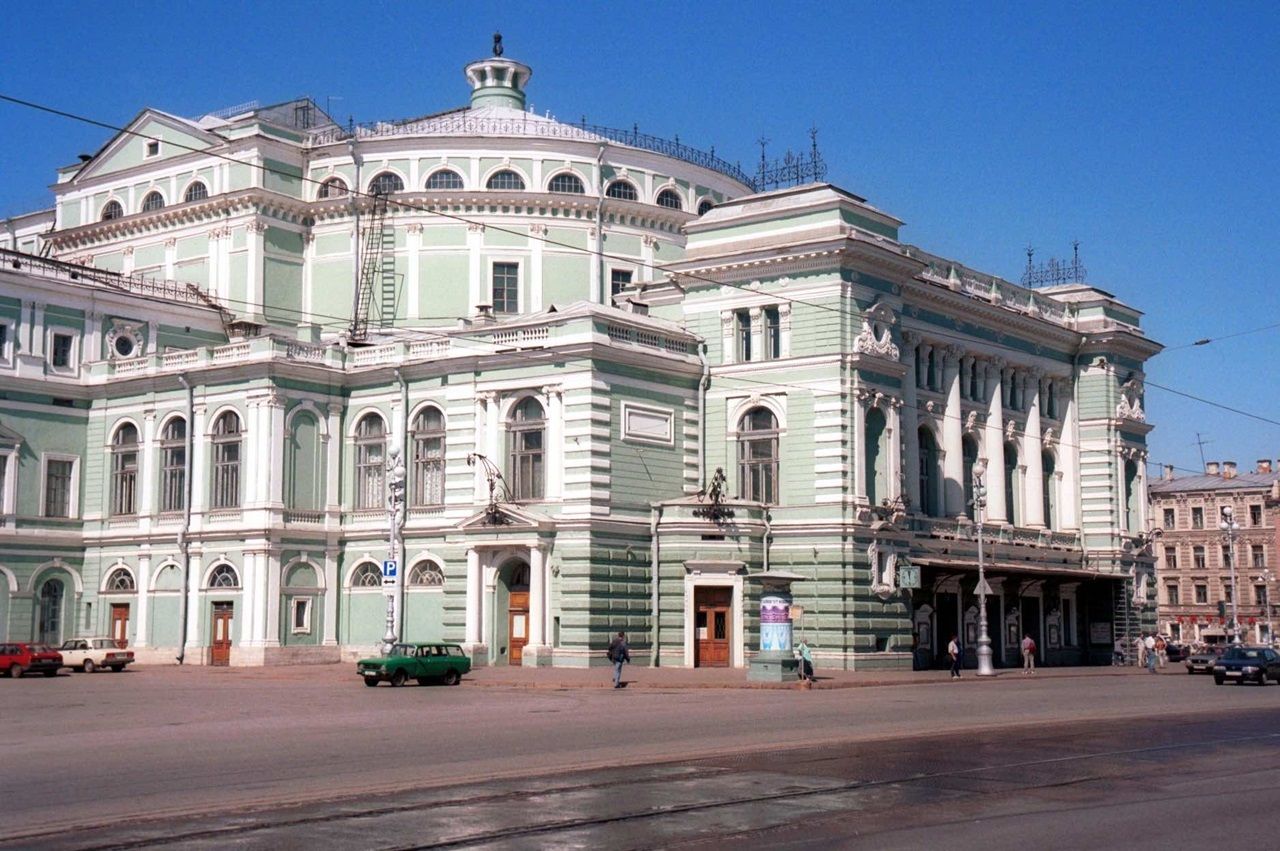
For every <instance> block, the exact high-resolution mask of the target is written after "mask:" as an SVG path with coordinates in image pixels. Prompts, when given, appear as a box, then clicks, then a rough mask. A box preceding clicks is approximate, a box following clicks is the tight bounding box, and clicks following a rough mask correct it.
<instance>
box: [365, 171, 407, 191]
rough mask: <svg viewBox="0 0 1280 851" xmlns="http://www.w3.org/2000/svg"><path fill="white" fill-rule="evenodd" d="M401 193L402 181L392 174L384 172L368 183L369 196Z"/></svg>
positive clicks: (402, 188) (402, 189) (398, 176)
mask: <svg viewBox="0 0 1280 851" xmlns="http://www.w3.org/2000/svg"><path fill="white" fill-rule="evenodd" d="M403 191H404V181H403V180H401V179H400V175H398V174H396V173H394V172H390V171H384V172H382V173H381V174H378V175H376V176H375V177H374V178H373V180H371V181H369V194H370V195H390V194H391V193H393V192H403Z"/></svg>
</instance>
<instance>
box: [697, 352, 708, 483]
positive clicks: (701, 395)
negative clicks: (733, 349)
mask: <svg viewBox="0 0 1280 851" xmlns="http://www.w3.org/2000/svg"><path fill="white" fill-rule="evenodd" d="M698 360H700V361H702V378H701V380H699V381H698V487H700V488H703V487H706V486H707V387H709V386H710V385H711V364H710V363H708V362H707V344H706V343H705V342H703V343H702V345H700V346H698Z"/></svg>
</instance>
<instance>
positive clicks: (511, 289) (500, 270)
mask: <svg viewBox="0 0 1280 851" xmlns="http://www.w3.org/2000/svg"><path fill="white" fill-rule="evenodd" d="M493 312H494V313H519V312H520V264H519V263H494V264H493Z"/></svg>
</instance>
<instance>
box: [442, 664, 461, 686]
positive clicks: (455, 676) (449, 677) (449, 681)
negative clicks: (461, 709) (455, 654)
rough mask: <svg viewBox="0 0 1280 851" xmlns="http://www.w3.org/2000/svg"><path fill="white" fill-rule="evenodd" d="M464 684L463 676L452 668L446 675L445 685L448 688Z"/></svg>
mask: <svg viewBox="0 0 1280 851" xmlns="http://www.w3.org/2000/svg"><path fill="white" fill-rule="evenodd" d="M460 682H462V675H461V674H459V673H458V672H457V671H455V670H454V669H453V668H450V669H449V670H448V671H447V672H446V673H445V675H444V684H445V685H447V686H456V685H457V684H458V683H460Z"/></svg>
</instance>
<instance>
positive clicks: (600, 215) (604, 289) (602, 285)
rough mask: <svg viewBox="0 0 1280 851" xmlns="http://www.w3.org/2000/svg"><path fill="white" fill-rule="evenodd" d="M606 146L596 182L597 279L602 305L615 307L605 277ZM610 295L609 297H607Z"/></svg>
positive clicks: (597, 169)
mask: <svg viewBox="0 0 1280 851" xmlns="http://www.w3.org/2000/svg"><path fill="white" fill-rule="evenodd" d="M605 147H606V146H604V145H601V146H600V153H599V154H597V155H596V182H597V183H598V184H599V186H598V187H597V193H596V194H597V195H598V196H599V198H598V200H597V201H596V277H597V278H599V285H598V286H599V290H600V292H599V294H598V297H599V299H600V303H601V304H607V305H609V306H612V305H613V292H612V291H611V290H609V289H608V287H609V282H608V281H606V280H605V277H604V149H605ZM606 293H608V295H606Z"/></svg>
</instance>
